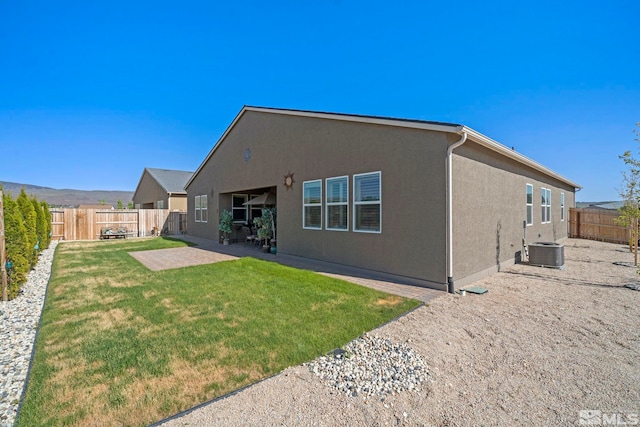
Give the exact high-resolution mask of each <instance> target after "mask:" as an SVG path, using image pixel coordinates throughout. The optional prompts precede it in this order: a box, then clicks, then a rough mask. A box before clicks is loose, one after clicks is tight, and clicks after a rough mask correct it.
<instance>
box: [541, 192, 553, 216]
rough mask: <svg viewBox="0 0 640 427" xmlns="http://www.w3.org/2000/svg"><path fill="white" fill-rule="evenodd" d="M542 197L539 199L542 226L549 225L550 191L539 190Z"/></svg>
mask: <svg viewBox="0 0 640 427" xmlns="http://www.w3.org/2000/svg"><path fill="white" fill-rule="evenodd" d="M540 193H541V195H542V197H541V199H540V208H541V210H540V213H541V214H542V218H541V219H542V221H541V223H542V224H549V223H550V222H551V189H550V188H545V187H542V188H541V189H540Z"/></svg>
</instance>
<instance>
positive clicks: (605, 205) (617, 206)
mask: <svg viewBox="0 0 640 427" xmlns="http://www.w3.org/2000/svg"><path fill="white" fill-rule="evenodd" d="M623 206H624V202H623V201H619V202H606V203H595V204H591V205H589V208H598V209H614V210H618V209H620V208H621V207H623Z"/></svg>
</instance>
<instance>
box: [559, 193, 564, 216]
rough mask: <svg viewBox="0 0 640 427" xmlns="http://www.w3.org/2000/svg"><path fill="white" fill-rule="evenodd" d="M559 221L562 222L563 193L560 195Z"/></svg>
mask: <svg viewBox="0 0 640 427" xmlns="http://www.w3.org/2000/svg"><path fill="white" fill-rule="evenodd" d="M560 221H561V222H562V221H564V193H560Z"/></svg>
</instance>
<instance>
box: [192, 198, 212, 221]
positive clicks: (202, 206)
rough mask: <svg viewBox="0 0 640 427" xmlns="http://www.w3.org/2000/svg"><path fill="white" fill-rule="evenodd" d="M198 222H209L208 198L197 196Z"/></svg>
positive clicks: (196, 210) (196, 211)
mask: <svg viewBox="0 0 640 427" xmlns="http://www.w3.org/2000/svg"><path fill="white" fill-rule="evenodd" d="M194 210H195V213H196V218H195V219H196V222H207V221H208V220H209V214H208V203H207V196H206V195H203V196H196V203H195V209H194Z"/></svg>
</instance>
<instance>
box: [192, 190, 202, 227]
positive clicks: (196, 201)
mask: <svg viewBox="0 0 640 427" xmlns="http://www.w3.org/2000/svg"><path fill="white" fill-rule="evenodd" d="M198 205H200V196H195V198H194V201H193V220H194V221H195V222H201V221H200V220H199V219H198V214H201V215H202V212H201V211H200V207H199V206H198ZM200 218H202V216H200Z"/></svg>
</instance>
